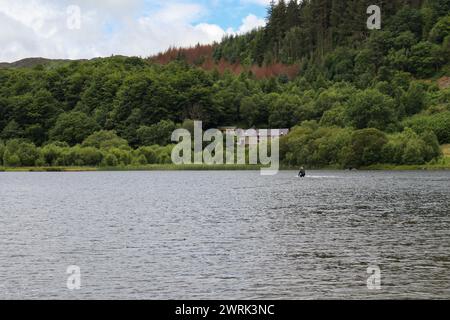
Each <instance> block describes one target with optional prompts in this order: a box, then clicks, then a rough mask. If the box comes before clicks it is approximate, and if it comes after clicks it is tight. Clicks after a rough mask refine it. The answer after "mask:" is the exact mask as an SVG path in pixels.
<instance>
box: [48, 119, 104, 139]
mask: <svg viewBox="0 0 450 320" xmlns="http://www.w3.org/2000/svg"><path fill="white" fill-rule="evenodd" d="M98 129H99V126H98V124H97V123H96V122H95V120H94V119H92V118H91V117H89V116H88V115H86V114H85V113H83V112H78V111H72V112H69V113H63V114H61V115H60V116H59V117H58V119H57V120H56V123H55V126H54V127H53V128H52V129H51V130H50V137H51V139H52V140H54V141H63V142H67V143H69V144H70V145H75V144H77V143H81V142H83V140H84V139H86V138H87V137H88V136H90V135H91V134H92V133H94V132H95V131H97V130H98Z"/></svg>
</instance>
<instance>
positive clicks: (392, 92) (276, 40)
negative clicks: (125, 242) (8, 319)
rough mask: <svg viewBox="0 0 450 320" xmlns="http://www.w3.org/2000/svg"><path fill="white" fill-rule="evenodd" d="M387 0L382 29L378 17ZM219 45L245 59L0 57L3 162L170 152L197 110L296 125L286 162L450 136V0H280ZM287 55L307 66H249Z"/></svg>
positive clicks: (113, 161)
mask: <svg viewBox="0 0 450 320" xmlns="http://www.w3.org/2000/svg"><path fill="white" fill-rule="evenodd" d="M373 2H375V3H373ZM376 2H378V5H379V6H380V7H381V9H382V28H381V30H368V29H367V26H366V21H367V18H368V14H367V12H366V10H367V7H368V6H369V5H371V4H376ZM212 48H213V50H210V53H209V54H210V55H211V57H210V58H211V59H213V60H214V61H215V62H216V63H217V65H219V64H220V63H221V62H222V63H223V61H228V62H229V63H230V65H231V64H239V65H240V66H241V69H240V72H239V73H235V72H231V71H227V70H219V69H218V68H214V67H212V68H208V70H205V69H203V68H200V67H198V66H197V65H201V63H200V62H201V61H200V62H199V63H197V64H194V65H193V64H191V63H189V62H188V61H186V59H185V58H184V57H183V56H182V55H177V57H176V58H175V59H171V60H173V61H165V64H161V63H158V62H156V61H154V59H141V58H135V57H110V58H101V59H100V58H99V59H93V60H90V61H73V62H66V61H58V62H50V63H43V64H38V65H36V66H34V67H24V68H12V67H7V68H2V69H0V166H2V165H3V166H8V167H14V166H35V165H37V166H99V165H102V166H109V167H110V166H118V165H121V166H126V165H145V164H155V163H170V152H171V148H172V146H171V145H170V136H171V133H172V131H173V130H174V129H175V128H178V127H185V128H191V126H192V120H197V119H200V120H202V121H203V122H204V126H205V127H206V128H208V127H209V128H211V127H219V126H227V125H234V126H240V127H244V128H251V127H255V128H292V130H291V133H290V134H289V135H288V136H287V137H285V138H283V139H282V141H281V142H282V143H281V155H282V160H283V161H284V163H285V164H288V165H307V166H310V167H325V166H334V167H360V166H368V165H372V164H376V163H390V164H424V163H427V162H430V161H434V162H436V161H440V160H439V158H440V156H441V150H440V145H442V144H449V143H450V88H449V86H448V81H445V80H446V79H447V80H448V78H447V77H448V76H449V75H450V64H449V62H450V61H449V59H450V0H424V1H421V0H386V1H365V0H309V1H301V2H298V1H294V0H291V1H289V2H285V1H283V0H281V1H279V2H277V3H275V2H272V4H271V5H270V6H269V8H268V16H267V26H266V27H265V28H261V29H259V30H254V31H252V32H250V33H247V34H244V35H238V36H227V37H225V38H224V39H223V41H222V42H221V43H218V44H215V45H213V46H212ZM200 58H201V57H200ZM280 64H282V65H286V66H296V67H297V69H296V70H298V72H296V74H295V75H292V74H289V75H288V74H282V73H281V74H279V75H278V76H272V77H264V78H259V77H257V76H255V74H254V72H253V71H252V70H255V69H254V68H255V67H268V66H272V65H280ZM280 70H282V69H280ZM291 70H292V69H291ZM438 79H440V80H442V79H443V80H444V81H440V82H439V83H440V84H441V85H439V84H438V81H437V80H438Z"/></svg>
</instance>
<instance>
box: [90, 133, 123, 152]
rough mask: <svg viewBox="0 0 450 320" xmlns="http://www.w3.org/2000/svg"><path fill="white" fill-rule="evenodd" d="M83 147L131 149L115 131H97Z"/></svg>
mask: <svg viewBox="0 0 450 320" xmlns="http://www.w3.org/2000/svg"><path fill="white" fill-rule="evenodd" d="M82 146H83V147H94V148H97V149H111V148H119V149H120V148H123V149H129V146H128V142H127V141H126V140H125V139H122V138H120V137H119V136H117V134H116V132H115V131H105V130H102V131H97V132H94V133H93V134H91V135H90V136H89V137H87V138H86V139H85V140H84V141H83V144H82Z"/></svg>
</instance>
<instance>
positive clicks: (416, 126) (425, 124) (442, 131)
mask: <svg viewBox="0 0 450 320" xmlns="http://www.w3.org/2000/svg"><path fill="white" fill-rule="evenodd" d="M403 125H404V126H405V127H410V128H411V129H413V130H414V131H415V132H417V133H419V134H422V133H425V132H427V131H431V132H433V133H434V134H435V135H436V136H437V138H438V140H439V142H440V143H441V144H445V143H450V111H446V112H441V113H436V114H431V115H427V114H420V115H416V116H414V117H412V118H410V119H406V120H405V121H404V122H403Z"/></svg>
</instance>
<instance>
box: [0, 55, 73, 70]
mask: <svg viewBox="0 0 450 320" xmlns="http://www.w3.org/2000/svg"><path fill="white" fill-rule="evenodd" d="M71 61H74V60H67V59H46V58H40V57H37V58H26V59H22V60H18V61H15V62H11V63H8V62H0V68H3V69H5V68H33V67H35V66H38V65H49V64H54V63H56V64H59V63H65V62H71Z"/></svg>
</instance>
